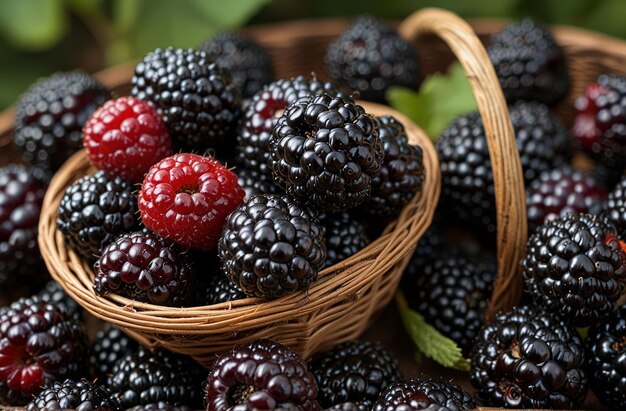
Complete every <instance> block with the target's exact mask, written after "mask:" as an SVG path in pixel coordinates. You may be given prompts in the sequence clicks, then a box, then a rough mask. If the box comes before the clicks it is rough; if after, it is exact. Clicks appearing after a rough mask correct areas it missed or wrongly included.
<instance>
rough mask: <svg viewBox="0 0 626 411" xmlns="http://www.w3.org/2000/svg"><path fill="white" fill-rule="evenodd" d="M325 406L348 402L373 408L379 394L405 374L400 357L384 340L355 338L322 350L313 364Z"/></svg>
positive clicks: (321, 402)
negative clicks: (397, 358) (393, 352)
mask: <svg viewBox="0 0 626 411" xmlns="http://www.w3.org/2000/svg"><path fill="white" fill-rule="evenodd" d="M309 367H310V369H311V372H312V373H313V375H315V379H316V381H317V385H318V387H319V389H318V394H317V401H318V402H319V403H320V405H321V406H322V407H323V408H328V407H332V406H333V405H337V404H340V403H345V402H352V403H354V404H355V405H356V406H357V407H358V409H359V410H360V411H366V410H371V409H372V405H373V404H374V402H376V399H377V398H378V396H379V394H380V393H382V392H383V391H385V389H386V388H387V386H389V385H390V384H391V383H393V382H395V381H397V380H398V379H400V378H402V374H401V373H400V368H399V366H398V361H397V360H396V359H395V358H394V357H393V355H392V354H391V352H390V351H389V350H387V349H386V348H385V347H383V346H382V345H381V344H379V343H377V342H372V341H351V342H346V343H343V344H339V345H337V346H336V347H334V348H333V349H331V350H329V351H327V352H325V353H322V354H318V355H317V356H315V357H314V358H313V359H312V360H311V363H310V364H309Z"/></svg>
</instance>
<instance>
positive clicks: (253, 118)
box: [237, 76, 349, 179]
mask: <svg viewBox="0 0 626 411" xmlns="http://www.w3.org/2000/svg"><path fill="white" fill-rule="evenodd" d="M321 93H327V94H332V95H340V96H342V97H344V98H349V97H346V96H345V95H344V94H342V93H340V92H339V89H338V88H337V86H335V85H334V84H333V83H327V82H323V81H319V80H317V79H315V78H313V79H309V78H306V77H304V76H298V77H294V78H291V79H280V80H276V81H274V82H273V83H270V84H268V85H267V86H265V87H264V88H263V90H261V91H259V92H258V93H257V94H255V95H254V97H252V100H251V101H250V104H248V106H247V108H246V111H245V114H244V125H243V128H242V130H241V132H240V133H239V134H238V136H237V153H238V158H239V162H240V163H241V164H242V165H243V166H244V167H245V168H248V169H250V170H256V171H257V172H258V174H259V175H265V176H268V177H269V178H270V179H271V178H272V171H271V170H270V169H269V165H268V163H269V160H270V143H269V142H270V138H271V136H272V130H274V126H276V122H277V121H278V118H279V117H280V114H281V113H282V111H283V110H284V109H286V108H287V106H289V105H291V104H292V103H294V102H295V101H296V100H298V99H299V98H301V97H306V96H310V95H318V94H321Z"/></svg>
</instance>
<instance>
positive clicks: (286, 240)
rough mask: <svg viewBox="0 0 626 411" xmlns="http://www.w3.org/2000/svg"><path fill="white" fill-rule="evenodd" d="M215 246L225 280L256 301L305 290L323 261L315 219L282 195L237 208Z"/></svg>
mask: <svg viewBox="0 0 626 411" xmlns="http://www.w3.org/2000/svg"><path fill="white" fill-rule="evenodd" d="M217 247H218V248H217V249H218V255H219V257H220V259H221V261H222V267H223V269H224V271H225V272H226V274H227V275H228V277H229V278H230V280H231V281H232V282H233V283H235V284H237V285H238V286H239V287H241V289H242V290H243V291H244V292H245V293H246V294H247V295H249V296H257V297H262V298H277V297H280V296H282V295H285V294H288V293H290V292H294V291H297V290H303V289H305V288H307V287H308V286H309V284H311V283H312V282H313V281H315V279H316V278H317V273H318V270H319V269H320V268H321V267H322V265H323V264H324V260H325V259H326V246H325V245H324V237H323V229H322V227H321V226H320V224H319V222H318V220H317V219H316V218H314V217H313V215H312V214H311V212H310V211H308V210H307V209H306V208H303V207H301V206H300V205H298V204H297V203H296V202H294V201H293V200H292V199H290V198H289V197H287V196H275V195H258V196H256V197H252V198H251V199H250V200H248V202H247V203H245V204H243V205H241V206H239V207H238V208H237V209H236V210H235V211H234V212H233V213H232V214H230V216H228V218H227V219H226V224H225V225H224V231H223V233H222V237H221V238H220V240H219V243H218V246H217Z"/></svg>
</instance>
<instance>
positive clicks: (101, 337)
mask: <svg viewBox="0 0 626 411" xmlns="http://www.w3.org/2000/svg"><path fill="white" fill-rule="evenodd" d="M137 350H139V344H137V342H136V341H135V340H133V339H132V338H130V337H128V336H127V335H126V334H124V333H123V332H122V331H121V330H120V329H119V328H117V327H115V326H113V325H111V324H107V325H106V326H105V328H104V329H102V330H100V331H98V333H97V334H96V338H95V340H94V342H93V344H92V345H91V349H90V355H89V369H90V375H91V376H92V377H93V378H96V379H98V380H100V381H106V380H107V378H108V376H109V375H110V374H111V373H112V372H113V366H114V365H115V363H117V361H118V360H119V359H120V358H122V357H123V356H125V355H126V354H129V353H133V352H135V351H137Z"/></svg>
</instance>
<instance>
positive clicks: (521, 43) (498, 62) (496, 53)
mask: <svg viewBox="0 0 626 411" xmlns="http://www.w3.org/2000/svg"><path fill="white" fill-rule="evenodd" d="M488 53H489V58H490V59H491V62H492V63H493V66H494V68H495V69H496V74H497V76H498V79H499V80H500V85H501V86H502V91H503V92H504V96H505V97H506V99H507V101H509V102H513V101H517V100H535V101H540V102H543V103H546V104H553V103H556V102H557V101H559V100H561V99H562V98H563V97H565V95H566V94H567V92H568V91H569V89H570V76H569V72H568V69H567V65H566V62H565V56H564V54H563V49H562V48H561V47H560V46H559V45H558V44H557V42H556V41H555V40H554V37H553V36H552V33H550V31H549V30H548V29H547V28H546V27H544V26H541V25H539V24H537V23H535V22H534V21H533V20H531V19H525V20H523V21H522V22H520V23H513V24H509V25H508V26H506V27H505V28H504V29H503V30H502V31H500V32H498V33H496V34H494V35H493V36H491V42H490V45H489V47H488Z"/></svg>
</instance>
